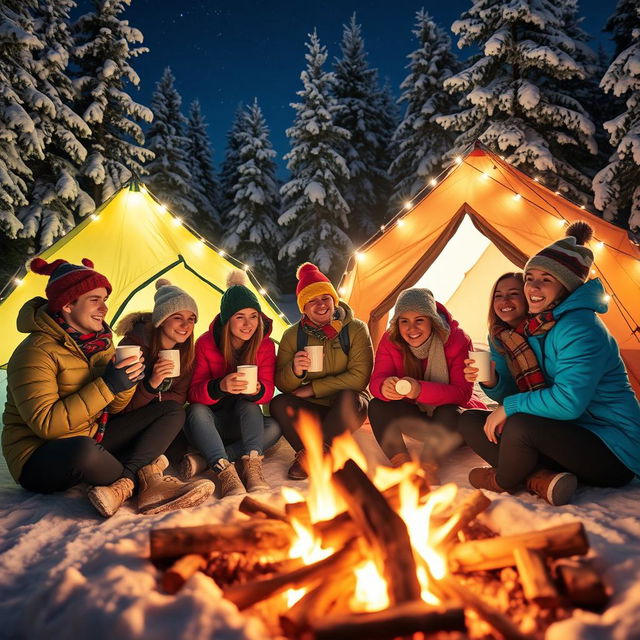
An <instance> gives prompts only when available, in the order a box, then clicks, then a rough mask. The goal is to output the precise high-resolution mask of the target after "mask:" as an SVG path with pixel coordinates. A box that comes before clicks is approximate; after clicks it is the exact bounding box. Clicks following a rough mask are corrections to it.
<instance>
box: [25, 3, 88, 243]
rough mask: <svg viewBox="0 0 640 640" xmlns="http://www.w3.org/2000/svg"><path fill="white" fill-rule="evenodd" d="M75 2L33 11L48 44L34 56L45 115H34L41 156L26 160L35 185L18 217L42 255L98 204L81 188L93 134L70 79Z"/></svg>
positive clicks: (41, 111)
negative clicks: (81, 113)
mask: <svg viewBox="0 0 640 640" xmlns="http://www.w3.org/2000/svg"><path fill="white" fill-rule="evenodd" d="M74 7H75V0H57V1H56V2H53V1H51V0H40V2H39V3H38V6H37V7H35V8H34V9H33V11H32V14H33V17H34V23H33V24H34V31H35V33H36V34H37V35H38V37H39V39H40V41H41V42H42V44H43V47H42V49H40V50H39V51H37V52H36V53H35V54H34V56H33V76H32V77H33V78H34V79H35V81H36V85H35V86H34V87H33V89H34V91H35V92H38V94H39V98H40V101H41V102H42V103H45V101H46V105H47V108H46V109H39V110H34V111H32V112H31V113H30V115H31V119H32V121H33V123H34V125H35V127H36V128H37V130H38V131H40V132H41V136H42V137H41V140H42V142H43V145H44V152H43V154H42V155H34V156H32V157H31V158H29V159H28V160H27V164H28V165H29V168H30V169H31V173H32V175H33V180H32V181H31V183H30V185H29V193H28V196H27V199H28V201H29V204H27V205H25V206H24V207H22V208H21V209H20V211H19V213H18V217H19V218H20V220H21V221H22V223H23V225H24V226H23V228H22V230H21V235H23V236H26V237H35V238H36V248H37V249H38V250H43V249H45V248H46V247H48V246H49V245H51V244H52V243H53V242H54V240H55V239H56V238H57V237H59V236H62V235H64V234H65V233H67V232H68V231H69V230H71V229H72V228H73V227H74V226H75V221H76V220H75V219H76V216H85V215H86V214H88V213H90V212H92V211H93V210H94V209H95V203H94V201H93V199H92V198H91V196H90V195H89V194H88V193H86V192H85V191H84V190H83V189H82V188H81V186H80V184H79V173H80V168H81V167H82V164H83V162H84V161H85V159H86V157H87V149H86V148H85V146H84V144H83V143H82V142H81V138H84V139H88V138H89V137H90V136H91V129H90V128H89V126H88V125H87V123H86V122H85V121H84V120H83V119H82V118H81V117H80V116H79V115H78V114H77V113H76V112H75V111H74V102H75V89H74V87H73V84H72V81H71V79H70V77H69V76H68V73H67V71H68V67H69V55H70V53H69V52H70V51H71V50H72V37H71V34H70V30H69V22H68V21H69V12H70V11H71V10H72V9H73V8H74Z"/></svg>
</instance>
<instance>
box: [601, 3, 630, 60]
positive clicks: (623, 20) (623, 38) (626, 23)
mask: <svg viewBox="0 0 640 640" xmlns="http://www.w3.org/2000/svg"><path fill="white" fill-rule="evenodd" d="M637 26H638V0H618V4H617V5H616V8H615V11H614V12H613V14H612V15H611V16H610V17H609V19H608V20H607V23H606V24H605V26H604V31H607V32H609V33H610V34H611V35H612V36H613V41H614V42H615V43H616V50H615V51H614V52H613V57H614V58H617V57H618V56H619V55H620V54H621V53H622V52H623V51H625V50H626V49H628V48H629V47H630V46H631V45H632V44H633V42H634V38H633V30H634V29H636V28H637Z"/></svg>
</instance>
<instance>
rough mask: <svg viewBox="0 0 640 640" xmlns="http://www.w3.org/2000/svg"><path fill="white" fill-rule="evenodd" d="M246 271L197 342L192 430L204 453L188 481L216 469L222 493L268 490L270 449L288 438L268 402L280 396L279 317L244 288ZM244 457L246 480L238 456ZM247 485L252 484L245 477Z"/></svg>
mask: <svg viewBox="0 0 640 640" xmlns="http://www.w3.org/2000/svg"><path fill="white" fill-rule="evenodd" d="M244 282H246V276H245V274H244V273H243V272H242V271H234V272H232V273H231V274H230V277H229V280H228V282H227V284H228V285H229V288H228V289H227V290H226V291H225V293H224V295H223V296H222V300H221V302H220V313H219V314H218V315H217V316H216V317H215V318H214V320H213V322H212V323H211V326H210V327H209V330H208V331H207V332H206V333H205V334H203V335H201V336H200V337H199V338H198V340H197V341H196V357H195V363H194V367H193V377H192V379H191V385H190V387H189V394H188V397H189V401H190V402H191V403H192V404H191V405H190V406H189V408H188V410H187V420H186V422H185V427H184V429H185V432H186V434H187V438H188V439H189V441H190V442H191V444H192V445H193V446H194V447H195V448H196V449H197V450H198V451H199V452H200V453H201V454H202V456H200V455H192V454H187V455H186V456H185V457H184V459H183V462H182V464H181V474H182V477H183V478H185V479H186V478H190V477H192V476H193V475H194V474H196V473H199V472H200V471H203V470H204V468H206V466H209V467H211V468H212V469H213V470H214V471H215V472H216V473H217V475H218V479H219V480H220V484H221V485H222V495H223V496H227V495H236V494H239V493H244V492H245V486H246V489H248V490H249V491H259V490H261V489H268V488H269V485H268V484H267V482H266V481H265V479H264V475H263V473H262V458H263V452H264V450H265V449H267V448H269V447H270V446H271V445H273V444H274V443H275V442H276V440H277V439H278V438H279V437H280V428H279V426H278V424H277V423H276V422H275V420H273V419H272V418H268V417H265V416H264V415H263V413H262V411H261V409H260V406H259V405H261V404H268V403H269V401H270V400H271V398H272V397H273V391H274V375H275V367H276V352H275V345H274V343H273V340H271V338H270V337H269V335H270V333H271V326H272V322H271V319H270V318H268V317H267V316H266V315H264V314H263V313H262V311H261V309H260V303H259V302H258V299H257V298H256V296H255V294H254V293H253V292H252V291H251V290H250V289H248V288H247V287H246V286H244V284H243V283H244ZM238 365H256V366H257V384H256V386H255V387H254V388H249V387H248V384H249V382H248V380H247V376H246V375H245V374H244V373H237V371H236V369H237V367H238ZM236 458H240V460H241V468H240V475H238V472H237V470H236V467H235V465H234V463H233V462H232V461H233V460H234V459H236ZM240 476H242V480H243V481H244V485H243V483H242V480H241V479H240Z"/></svg>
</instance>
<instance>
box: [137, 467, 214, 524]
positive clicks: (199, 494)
mask: <svg viewBox="0 0 640 640" xmlns="http://www.w3.org/2000/svg"><path fill="white" fill-rule="evenodd" d="M168 466H169V461H168V460H167V457H166V456H160V457H159V458H157V459H156V460H154V461H153V462H152V463H150V464H148V465H146V466H144V467H142V469H140V470H139V471H138V481H139V491H138V511H139V512H140V513H148V514H154V513H163V512H164V511H173V510H174V509H184V508H186V507H195V506H196V505H199V504H201V503H202V502H204V501H205V500H206V499H207V498H208V497H209V496H210V495H211V494H212V493H213V491H214V489H215V487H214V486H213V482H211V480H196V481H195V482H181V481H180V480H178V478H174V477H173V476H165V475H163V472H164V470H165V469H166V468H167V467H168Z"/></svg>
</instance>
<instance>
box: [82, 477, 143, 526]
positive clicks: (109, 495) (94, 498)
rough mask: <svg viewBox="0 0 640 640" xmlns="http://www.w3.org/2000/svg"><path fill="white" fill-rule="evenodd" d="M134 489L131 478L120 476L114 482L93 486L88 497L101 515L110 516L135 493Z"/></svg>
mask: <svg viewBox="0 0 640 640" xmlns="http://www.w3.org/2000/svg"><path fill="white" fill-rule="evenodd" d="M133 489H134V487H133V480H131V478H118V479H117V480H116V481H115V482H113V483H112V484H109V485H106V486H97V487H91V489H89V491H88V493H87V498H89V502H90V503H91V504H92V505H93V506H94V507H95V508H96V509H97V510H98V511H99V512H100V514H101V515H103V516H104V517H105V518H109V517H111V516H112V515H113V514H114V513H115V512H116V511H117V510H118V509H119V508H120V507H121V506H122V505H123V504H124V503H125V502H126V501H127V500H128V499H129V498H130V497H131V496H132V495H133Z"/></svg>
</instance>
